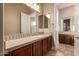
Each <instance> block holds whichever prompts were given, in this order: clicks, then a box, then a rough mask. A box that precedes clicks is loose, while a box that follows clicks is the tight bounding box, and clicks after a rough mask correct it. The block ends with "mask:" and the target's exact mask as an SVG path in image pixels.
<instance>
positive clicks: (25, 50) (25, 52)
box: [13, 45, 32, 56]
mask: <svg viewBox="0 0 79 59" xmlns="http://www.w3.org/2000/svg"><path fill="white" fill-rule="evenodd" d="M13 55H14V56H31V55H32V45H27V46H25V47H22V48H19V49H17V50H15V51H13Z"/></svg>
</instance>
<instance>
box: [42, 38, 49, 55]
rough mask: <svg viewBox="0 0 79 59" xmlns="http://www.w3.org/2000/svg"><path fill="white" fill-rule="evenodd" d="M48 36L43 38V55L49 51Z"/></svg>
mask: <svg viewBox="0 0 79 59" xmlns="http://www.w3.org/2000/svg"><path fill="white" fill-rule="evenodd" d="M47 51H48V50H47V38H45V39H43V55H45V54H46V53H47Z"/></svg>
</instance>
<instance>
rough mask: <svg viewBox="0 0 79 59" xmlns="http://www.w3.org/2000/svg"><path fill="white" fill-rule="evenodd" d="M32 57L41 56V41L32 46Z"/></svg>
mask: <svg viewBox="0 0 79 59" xmlns="http://www.w3.org/2000/svg"><path fill="white" fill-rule="evenodd" d="M33 55H34V56H42V40H41V41H38V42H35V43H34V44H33Z"/></svg>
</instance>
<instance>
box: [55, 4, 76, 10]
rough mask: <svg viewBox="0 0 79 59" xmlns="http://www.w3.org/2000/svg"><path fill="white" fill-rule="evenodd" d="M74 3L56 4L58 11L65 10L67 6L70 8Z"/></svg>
mask: <svg viewBox="0 0 79 59" xmlns="http://www.w3.org/2000/svg"><path fill="white" fill-rule="evenodd" d="M74 4H75V3H56V5H57V7H58V8H59V9H62V8H66V7H69V6H72V5H74Z"/></svg>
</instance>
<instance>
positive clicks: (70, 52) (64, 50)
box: [46, 44, 74, 56]
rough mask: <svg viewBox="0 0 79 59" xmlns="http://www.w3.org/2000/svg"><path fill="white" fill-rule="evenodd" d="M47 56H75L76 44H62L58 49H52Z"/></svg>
mask: <svg viewBox="0 0 79 59" xmlns="http://www.w3.org/2000/svg"><path fill="white" fill-rule="evenodd" d="M46 56H74V46H71V45H66V44H60V45H59V49H58V50H51V51H49V52H48V53H47V54H46Z"/></svg>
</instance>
